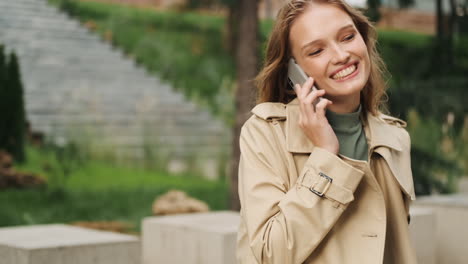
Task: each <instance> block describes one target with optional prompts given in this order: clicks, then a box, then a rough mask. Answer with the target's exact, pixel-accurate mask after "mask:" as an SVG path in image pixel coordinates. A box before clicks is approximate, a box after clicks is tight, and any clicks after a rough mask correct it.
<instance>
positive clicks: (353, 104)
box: [327, 94, 361, 114]
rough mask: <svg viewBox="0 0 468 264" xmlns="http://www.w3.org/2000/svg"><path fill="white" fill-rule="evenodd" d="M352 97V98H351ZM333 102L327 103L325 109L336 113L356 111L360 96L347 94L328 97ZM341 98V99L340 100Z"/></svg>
mask: <svg viewBox="0 0 468 264" xmlns="http://www.w3.org/2000/svg"><path fill="white" fill-rule="evenodd" d="M353 97H354V98H353ZM329 99H330V101H332V102H333V104H331V105H329V106H328V107H327V109H329V110H330V111H332V112H335V113H337V114H346V113H353V112H356V109H358V108H359V104H361V96H360V94H358V95H357V96H348V97H347V98H329ZM340 99H341V100H340Z"/></svg>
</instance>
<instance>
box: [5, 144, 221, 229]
mask: <svg viewBox="0 0 468 264" xmlns="http://www.w3.org/2000/svg"><path fill="white" fill-rule="evenodd" d="M26 153H27V157H28V161H27V162H26V163H24V164H21V165H19V166H17V167H18V168H17V169H18V170H20V171H33V172H35V173H38V174H39V175H40V176H42V177H45V178H46V179H47V186H42V187H37V188H32V189H21V190H17V189H6V190H1V191H0V207H1V208H2V210H0V226H12V225H27V224H44V223H51V222H63V223H70V222H74V221H119V222H122V223H126V224H128V225H129V226H130V228H129V230H128V231H133V232H135V231H139V230H140V222H141V219H142V218H143V217H146V216H151V215H152V210H151V205H152V203H153V201H154V199H155V197H157V196H159V195H161V194H163V193H165V192H167V191H169V190H172V189H177V190H182V191H184V192H186V193H187V194H188V195H190V196H192V197H195V198H197V199H200V200H202V201H205V202H206V203H207V204H208V205H209V206H210V208H211V209H212V210H222V209H226V206H227V199H228V196H227V190H228V188H227V184H226V182H225V181H223V180H221V181H210V180H204V179H201V178H200V177H199V176H197V175H187V174H184V175H173V174H169V173H167V172H164V171H157V170H152V169H145V168H132V167H124V166H115V165H110V164H109V163H107V162H104V161H99V160H92V159H88V158H87V157H86V154H84V153H82V152H81V151H80V150H79V149H78V148H76V147H74V146H73V145H66V146H61V147H57V146H53V145H44V146H42V147H40V148H38V147H31V146H29V147H27V148H26ZM64 158H65V159H66V160H65V161H64V160H63V159H64Z"/></svg>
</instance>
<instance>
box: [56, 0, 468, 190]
mask: <svg viewBox="0 0 468 264" xmlns="http://www.w3.org/2000/svg"><path fill="white" fill-rule="evenodd" d="M53 1H55V2H60V0H53ZM69 2H70V3H72V5H73V7H68V8H70V10H71V9H73V10H74V11H73V12H75V13H74V14H75V15H76V16H78V17H79V18H80V19H81V21H83V22H88V21H93V22H95V23H96V24H97V31H98V32H99V33H100V34H102V35H103V36H105V35H106V33H109V32H110V33H111V35H112V42H113V43H114V44H115V45H117V46H119V47H121V48H122V49H123V50H124V51H125V53H126V54H127V55H128V56H130V57H133V58H135V60H136V61H137V62H139V63H140V64H141V65H144V67H145V68H147V69H149V71H151V72H152V73H154V74H156V75H159V76H160V77H162V78H163V79H164V80H167V81H169V82H170V83H172V84H173V85H174V87H176V88H177V89H179V90H181V91H183V92H184V93H185V94H186V95H187V97H190V98H192V99H193V100H195V101H197V102H198V103H200V104H202V105H205V106H207V107H208V108H210V109H211V110H212V111H213V113H215V114H217V115H218V116H220V117H221V118H223V119H224V120H225V121H226V123H227V124H231V123H232V120H233V106H232V105H233V104H232V94H233V87H235V85H234V79H235V72H234V71H235V67H234V60H233V58H232V56H231V55H230V54H229V52H228V51H227V49H225V46H226V45H225V43H223V42H222V39H223V36H224V35H223V30H224V29H225V27H224V23H225V20H224V19H223V18H222V17H216V16H209V15H200V14H197V13H194V12H184V13H177V12H158V11H154V10H144V9H138V8H129V7H125V6H119V5H110V4H102V3H92V2H76V1H71V0H69ZM374 2H375V3H376V5H378V3H379V1H374ZM407 2H408V3H409V2H410V1H407ZM69 5H70V4H69ZM272 25H273V21H271V20H265V21H262V22H261V25H260V34H261V36H260V40H261V43H262V45H263V47H265V45H266V41H267V39H268V35H269V33H270V31H271V28H272ZM435 43H436V41H435V39H434V37H432V36H428V35H423V34H415V33H409V32H401V31H382V30H381V31H379V40H378V49H379V51H380V53H381V54H382V57H383V59H384V61H385V63H386V64H387V67H388V70H389V72H390V73H391V76H389V77H390V83H389V85H390V89H389V92H388V93H389V102H390V105H389V106H390V112H391V113H392V114H394V115H396V116H399V117H402V118H403V119H406V118H408V113H409V111H411V109H414V110H415V111H417V113H418V114H420V115H421V116H424V117H425V119H430V120H432V121H430V122H435V124H437V126H436V127H437V128H434V127H431V125H428V124H429V123H430V122H429V121H427V122H426V121H424V122H422V123H421V129H418V131H419V132H417V133H416V132H415V133H412V138H413V139H416V141H418V138H424V137H422V136H420V133H422V134H424V133H427V134H429V135H430V134H434V135H437V132H436V131H437V129H439V128H440V127H441V126H442V123H443V122H444V121H445V118H446V116H447V114H448V113H449V112H451V113H453V114H454V115H455V122H454V125H453V129H454V131H455V133H454V135H459V134H460V133H461V132H460V129H461V127H462V125H463V122H462V120H463V118H464V116H465V115H466V114H467V109H466V108H467V105H468V104H466V103H465V101H466V100H465V101H464V100H463V99H464V98H465V97H466V96H464V95H465V92H464V90H465V87H466V86H467V84H468V79H467V78H466V77H465V73H466V72H467V70H468V49H466V47H467V46H468V37H466V36H460V37H459V38H458V39H456V42H455V49H454V52H455V64H454V65H453V66H452V67H451V68H450V69H446V70H445V68H447V67H443V66H441V65H440V64H439V63H437V60H436V59H435V58H437V56H438V54H437V53H435V52H436V46H435ZM261 50H262V52H264V50H265V49H264V48H262V49H261ZM262 57H264V54H262ZM428 137H430V136H428ZM452 139H453V140H454V141H456V140H458V139H457V138H452ZM442 140H443V135H441V137H440V138H439V139H437V140H430V139H427V138H426V139H425V140H424V144H425V145H427V146H431V147H430V149H437V148H440V144H441V141H442ZM416 141H415V142H416ZM413 152H414V157H413V164H414V166H419V167H418V168H416V167H415V168H414V170H415V178H416V179H417V181H424V179H425V178H424V177H429V181H431V179H435V177H436V176H437V177H439V178H444V177H446V179H448V178H447V177H451V176H447V175H448V174H447V175H446V176H443V175H444V173H437V175H436V174H435V172H436V171H438V170H439V171H440V170H442V169H441V168H444V166H443V165H444V164H445V165H446V164H447V163H445V161H446V158H447V157H446V156H447V155H448V154H447V153H441V152H431V151H430V150H428V149H427V148H425V147H424V146H423V144H416V145H413ZM456 153H457V154H456V157H450V159H449V161H448V162H449V163H450V162H454V161H457V162H456V163H459V162H458V161H460V160H467V159H468V158H467V155H466V151H456ZM463 153H465V154H463ZM431 160H432V161H433V162H431ZM424 164H434V166H435V164H439V165H437V166H435V167H434V168H430V167H428V166H425V165H424ZM425 169H428V170H430V171H433V172H434V173H426V172H425ZM450 181H451V180H450ZM450 181H449V180H440V181H439V182H443V183H444V184H445V183H448V182H450ZM418 184H419V183H418ZM431 184H432V183H431ZM431 184H422V185H423V186H425V187H417V188H418V192H419V191H420V192H421V193H425V192H428V191H429V189H431V188H432V189H435V190H438V191H440V192H444V190H451V188H450V187H447V188H446V187H440V188H439V187H434V186H441V185H440V184H438V183H435V182H434V184H432V185H431ZM428 186H429V187H428ZM432 189H431V190H432Z"/></svg>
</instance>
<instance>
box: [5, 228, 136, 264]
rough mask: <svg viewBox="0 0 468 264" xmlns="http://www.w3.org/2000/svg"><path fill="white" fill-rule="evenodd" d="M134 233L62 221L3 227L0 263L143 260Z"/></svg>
mask: <svg viewBox="0 0 468 264" xmlns="http://www.w3.org/2000/svg"><path fill="white" fill-rule="evenodd" d="M140 253H141V251H140V241H139V239H138V238H137V237H135V236H130V235H124V234H118V233H112V232H103V231H96V230H91V229H86V228H81V227H74V226H69V225H62V224H53V225H35V226H19V227H7V228H0V263H1V264H13V263H14V264H140V260H141V257H140Z"/></svg>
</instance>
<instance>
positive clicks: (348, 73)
mask: <svg viewBox="0 0 468 264" xmlns="http://www.w3.org/2000/svg"><path fill="white" fill-rule="evenodd" d="M358 65H359V63H358V62H352V63H350V64H348V65H346V66H345V67H342V68H341V69H339V70H337V71H335V73H333V74H332V75H331V76H330V78H332V79H333V80H335V81H338V82H341V81H345V80H348V79H351V78H353V77H354V76H356V75H357V74H358V72H359V69H358Z"/></svg>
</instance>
